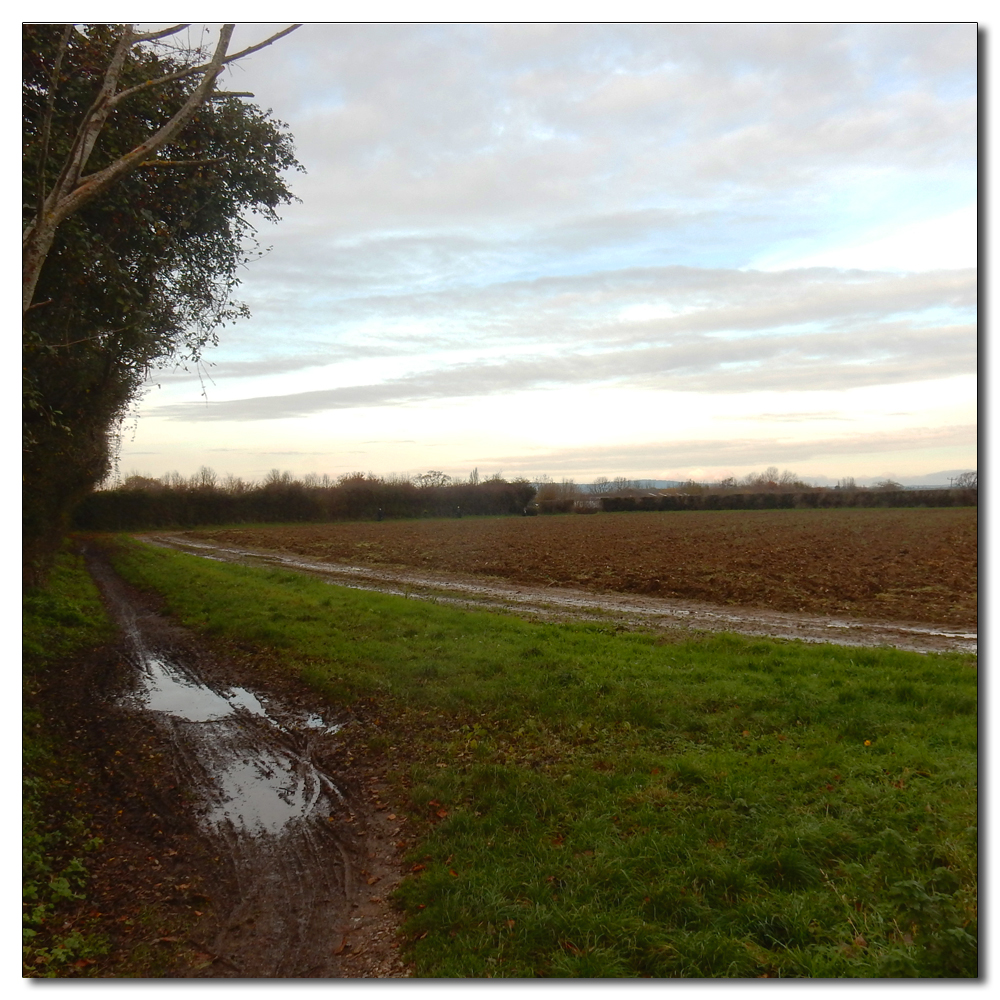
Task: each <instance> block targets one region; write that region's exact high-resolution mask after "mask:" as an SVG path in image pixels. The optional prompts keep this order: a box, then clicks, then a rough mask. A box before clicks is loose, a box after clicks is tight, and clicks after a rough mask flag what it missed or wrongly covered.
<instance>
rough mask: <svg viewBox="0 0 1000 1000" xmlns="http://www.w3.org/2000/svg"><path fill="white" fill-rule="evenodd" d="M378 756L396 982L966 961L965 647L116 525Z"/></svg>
mask: <svg viewBox="0 0 1000 1000" xmlns="http://www.w3.org/2000/svg"><path fill="white" fill-rule="evenodd" d="M116 563H117V566H118V568H119V571H120V572H122V573H123V575H125V576H126V578H128V579H129V580H131V581H132V582H133V583H135V584H137V585H140V586H143V587H147V588H149V589H153V590H156V591H157V592H159V593H161V594H162V595H164V597H165V599H166V602H167V605H168V608H169V610H171V611H172V612H174V613H175V614H176V615H178V616H179V617H180V618H181V619H182V620H183V621H184V622H186V623H187V624H188V625H190V626H192V627H194V628H197V629H201V630H203V631H204V632H205V633H207V634H208V635H211V636H215V637H217V638H218V639H219V640H220V641H227V642H230V643H233V642H235V643H238V644H241V645H243V646H244V647H246V646H248V645H249V646H251V647H253V648H254V649H256V650H263V651H264V653H265V655H266V657H267V658H268V659H269V660H270V662H272V663H280V664H281V665H282V669H285V670H288V671H290V672H292V673H296V674H298V675H300V676H301V677H303V678H304V679H305V680H307V681H308V682H309V683H310V684H312V685H313V686H314V687H315V688H316V689H317V690H318V691H320V692H322V693H323V694H324V695H325V696H327V697H328V698H330V699H331V700H333V701H335V702H337V703H340V704H344V705H353V704H358V703H359V702H361V701H364V702H365V703H366V704H368V705H369V706H370V705H371V704H372V703H374V705H375V706H376V709H377V710H376V711H372V712H369V713H368V716H367V717H368V719H369V721H368V722H366V723H365V729H364V732H363V734H362V735H361V736H360V737H359V739H361V740H364V741H367V745H368V748H369V750H372V751H377V752H379V753H381V754H383V755H385V757H386V760H387V767H388V769H389V770H390V772H395V773H399V774H400V775H401V776H402V777H401V778H400V781H399V787H398V794H399V795H400V796H401V797H402V796H405V807H406V808H407V809H408V811H409V813H410V824H411V828H412V827H415V828H416V830H417V832H418V835H417V839H416V841H415V842H414V843H413V844H412V850H411V853H410V857H409V860H408V864H409V865H410V867H411V875H410V877H408V878H407V879H406V880H405V881H404V883H403V885H402V887H401V889H400V890H399V892H398V894H397V898H398V901H399V904H400V905H401V906H402V907H403V908H404V910H405V913H406V923H405V926H404V930H405V933H406V937H407V942H408V945H407V947H408V954H409V956H410V957H411V958H412V959H413V961H414V962H415V963H416V967H417V970H418V974H419V975H422V976H434V977H440V976H447V977H489V976H497V977H500V976H503V977H535V976H543V977H590V978H606V977H616V978H617V977H637V976H652V977H764V976H770V977H779V976H780V977H816V978H820V977H899V976H915V977H954V976H958V977H969V976H976V975H977V974H978V972H977V970H978V966H977V961H978V959H977V908H976V887H977V860H976V859H977V830H976V826H975V824H976V815H977V812H976V810H977V770H976V760H977V742H976V741H977V716H976V712H977V670H976V661H975V658H974V657H970V656H963V655H958V654H955V655H921V654H914V653H905V652H900V651H896V650H890V649H857V648H849V647H841V646H833V645H808V644H804V643H798V642H778V641H765V640H757V639H745V638H740V637H736V636H732V635H711V636H705V637H700V638H687V637H682V638H677V639H676V640H675V639H671V638H664V637H657V636H654V635H649V634H639V633H616V632H615V631H614V630H613V629H611V628H604V627H600V626H596V625H554V624H540V623H536V622H529V621H522V620H519V619H517V618H515V617H509V616H504V615H497V614H488V613H481V612H469V611H458V610H454V609H451V608H447V607H441V606H438V605H435V604H433V603H430V602H422V601H411V600H406V599H404V598H398V597H390V596H386V595H381V594H375V593H367V592H361V591H356V590H349V589H345V588H338V587H333V586H329V585H326V584H324V583H322V582H319V581H317V580H314V579H311V578H309V577H306V576H302V575H296V574H292V573H287V572H283V571H278V570H265V569H255V568H249V567H241V566H236V565H226V564H222V563H217V562H209V561H205V560H201V559H197V558H195V557H191V556H186V555H181V554H178V553H173V552H167V551H163V550H156V549H151V548H148V547H144V546H139V545H137V544H134V543H133V544H128V545H123V546H122V547H121V549H120V550H119V553H118V556H117V558H116Z"/></svg>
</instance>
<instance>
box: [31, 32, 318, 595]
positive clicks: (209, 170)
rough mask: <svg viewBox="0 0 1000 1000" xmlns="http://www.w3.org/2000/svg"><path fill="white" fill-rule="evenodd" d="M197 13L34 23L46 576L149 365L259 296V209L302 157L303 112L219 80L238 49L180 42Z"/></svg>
mask: <svg viewBox="0 0 1000 1000" xmlns="http://www.w3.org/2000/svg"><path fill="white" fill-rule="evenodd" d="M182 27H184V26H183V25H182V26H175V27H174V28H172V29H167V30H164V31H161V32H152V33H146V34H142V33H139V32H136V31H135V30H134V29H133V28H132V27H131V26H129V25H87V26H84V27H82V28H80V27H74V26H73V25H52V24H29V25H24V27H23V39H22V40H23V54H22V73H23V78H22V97H23V118H22V120H23V199H22V201H23V216H22V218H23V272H22V291H23V298H22V305H23V326H22V349H23V364H22V370H23V408H22V413H23V443H24V462H23V509H24V517H23V529H24V557H25V575H26V580H27V581H28V582H29V583H31V582H37V581H38V580H39V579H40V578H41V576H42V575H43V574H44V570H45V566H46V564H47V561H48V558H49V557H50V556H51V553H52V552H53V551H54V549H55V548H56V547H57V545H58V543H59V540H60V538H61V531H62V525H63V523H64V522H65V519H66V517H67V515H68V513H69V511H70V510H71V508H72V506H73V505H74V504H75V503H76V502H77V501H78V500H79V498H80V497H81V496H82V495H83V494H85V493H86V492H87V491H89V490H90V489H92V488H93V486H94V484H95V483H97V482H99V481H100V480H101V479H102V478H103V477H104V476H105V474H106V473H107V471H108V468H109V458H110V442H111V437H112V434H113V431H114V429H115V427H116V426H117V424H118V422H119V421H120V420H121V418H122V417H123V416H124V414H125V413H126V412H127V411H128V408H129V407H130V406H131V405H132V403H133V402H134V400H135V399H136V398H137V396H138V395H139V393H140V392H141V387H142V385H143V383H144V382H145V380H146V378H147V376H148V374H149V372H150V371H151V370H152V369H153V368H154V367H155V366H157V365H158V364H162V363H164V361H165V360H166V359H169V358H188V359H197V358H198V357H199V356H200V353H201V351H202V350H203V349H204V348H205V347H206V346H208V345H210V344H212V343H214V342H215V340H216V336H217V331H218V329H219V328H221V327H222V326H224V325H225V324H226V323H227V322H230V321H232V320H234V319H236V318H238V317H240V316H243V315H246V309H245V307H243V306H241V305H240V304H239V303H237V302H235V301H233V299H232V293H233V291H234V289H235V288H236V286H237V285H238V284H239V280H238V277H237V273H238V269H239V267H240V266H241V265H243V264H245V263H246V262H247V261H248V260H249V259H250V258H251V257H252V255H253V254H254V234H255V229H254V226H253V224H252V222H251V218H252V216H254V215H257V216H260V217H262V218H264V219H265V220H268V221H276V220H277V218H278V216H277V212H276V209H277V208H278V207H279V206H280V205H282V204H288V203H289V202H290V201H292V200H293V198H292V195H291V192H290V191H289V189H288V187H287V185H286V182H285V180H284V178H283V174H284V172H285V171H286V170H288V169H301V167H300V165H299V164H298V162H297V161H296V159H295V156H294V149H293V147H292V142H291V137H290V136H289V135H288V133H287V126H285V125H284V124H283V123H282V122H280V121H277V120H275V119H274V118H272V117H271V114H270V112H265V111H262V110H261V109H259V108H258V107H256V106H255V105H253V104H251V103H248V102H245V101H244V100H243V99H242V98H244V97H247V96H253V95H245V94H224V93H219V92H218V91H216V90H215V85H216V82H217V79H218V76H219V74H220V73H221V72H222V70H223V69H224V67H225V66H226V65H227V64H228V63H231V62H233V61H234V60H235V59H238V58H241V57H242V56H245V55H248V54H250V52H254V51H257V50H258V49H260V48H262V47H263V46H264V45H268V44H270V43H271V42H273V41H274V40H275V39H276V38H278V37H281V36H282V35H285V34H287V33H288V31H290V30H292V28H294V27H295V26H292V28H288V29H286V30H285V31H283V32H280V33H279V34H278V35H275V36H272V37H271V38H269V39H266V40H265V41H264V42H261V43H260V44H258V45H254V46H251V47H250V48H248V49H244V50H243V51H242V52H237V53H234V54H232V55H230V54H229V53H228V48H229V43H230V40H231V36H232V30H233V26H232V25H225V26H224V27H223V29H222V31H221V32H220V38H219V42H218V44H217V45H216V46H215V49H214V50H213V52H212V53H211V55H208V56H206V55H205V53H203V52H201V51H199V50H183V49H177V48H167V47H166V43H164V42H163V39H165V38H168V37H173V36H175V35H176V34H177V32H178V31H179V30H180V28H182Z"/></svg>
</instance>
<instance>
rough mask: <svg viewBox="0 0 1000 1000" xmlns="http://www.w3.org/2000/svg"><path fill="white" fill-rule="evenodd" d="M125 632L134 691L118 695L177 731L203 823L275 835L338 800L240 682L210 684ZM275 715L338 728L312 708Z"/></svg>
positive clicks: (298, 724) (318, 727)
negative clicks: (195, 779) (194, 773)
mask: <svg viewBox="0 0 1000 1000" xmlns="http://www.w3.org/2000/svg"><path fill="white" fill-rule="evenodd" d="M129 632H130V633H131V635H130V638H131V639H132V646H133V650H134V656H135V659H136V661H137V666H138V668H139V669H138V672H137V673H138V678H137V679H138V683H137V685H136V690H135V691H134V692H132V693H131V694H129V695H127V696H126V700H127V701H128V702H130V703H132V704H136V703H137V704H138V705H139V706H141V708H143V709H145V710H146V711H148V712H152V713H155V714H156V715H157V716H159V717H160V721H161V722H164V723H165V724H168V725H171V726H173V727H174V728H175V730H178V731H177V733H176V736H177V738H178V741H179V742H180V743H182V744H183V746H184V749H185V756H186V757H187V758H188V760H189V761H191V762H192V764H193V767H194V768H196V769H197V770H200V771H201V772H202V778H203V780H202V781H200V782H199V785H200V786H201V789H202V792H203V795H204V796H205V803H204V812H203V818H204V820H205V822H206V823H207V824H209V825H210V826H213V827H215V828H219V827H221V826H223V825H228V826H230V827H232V828H233V829H234V830H236V831H238V832H242V833H248V834H251V835H259V834H261V833H269V834H280V833H281V832H283V831H284V830H285V829H286V828H287V827H288V826H289V825H290V824H293V823H295V822H296V821H302V820H307V819H309V818H310V817H320V818H323V817H325V815H326V814H327V813H328V812H329V802H328V800H329V798H330V797H331V796H332V797H334V798H336V799H337V800H341V801H342V799H343V796H342V795H341V793H340V790H339V789H338V788H337V787H336V785H335V784H334V783H333V781H331V780H330V778H329V777H328V776H327V775H325V774H323V773H322V772H320V771H319V770H317V769H316V768H315V767H314V766H313V765H312V764H311V762H310V761H309V760H308V759H305V758H304V757H303V756H302V755H301V754H299V753H297V752H295V751H294V750H293V749H291V748H290V747H288V746H282V745H281V741H280V737H281V736H283V735H285V734H288V733H289V731H290V730H289V727H288V726H286V725H284V724H283V723H282V722H280V721H278V719H276V718H274V717H273V716H272V715H271V714H270V713H269V711H268V709H267V708H265V706H264V704H263V703H262V702H261V700H260V698H259V697H258V696H257V695H256V694H254V693H253V692H252V691H250V690H248V689H246V688H242V687H230V688H222V689H219V690H216V689H214V688H212V687H210V686H209V685H207V684H205V683H204V682H202V681H201V680H200V679H198V678H197V677H195V676H194V675H193V674H192V673H191V672H190V671H188V670H186V669H185V668H184V667H183V666H181V665H180V664H178V663H176V662H174V661H173V660H172V659H170V658H169V657H167V656H165V655H163V654H161V653H157V652H154V651H150V650H148V649H146V647H145V646H144V644H143V642H142V638H141V636H140V634H139V631H138V629H137V628H136V627H134V625H133V628H132V629H130V630H129ZM283 714H284V715H285V716H286V718H288V717H289V716H291V717H292V719H293V720H294V721H292V723H291V724H292V726H295V728H299V727H302V728H306V729H313V730H322V731H324V732H327V733H329V732H336V731H337V730H338V729H339V728H340V726H339V725H338V726H330V725H328V724H327V723H326V721H325V720H324V719H323V718H322V716H320V715H316V714H310V715H305V714H302V715H301V718H295V717H294V713H289V712H288V710H287V709H286V710H284V712H283ZM261 730H263V731H261ZM276 742H277V745H275V743H276ZM324 808H325V811H324Z"/></svg>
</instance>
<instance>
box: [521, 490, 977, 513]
mask: <svg viewBox="0 0 1000 1000" xmlns="http://www.w3.org/2000/svg"><path fill="white" fill-rule="evenodd" d="M978 503H979V491H978V490H977V489H941V490H836V489H833V490H810V491H809V492H807V493H702V494H693V495H684V494H674V495H670V494H662V495H653V496H640V497H636V496H620V497H599V498H594V499H593V500H583V501H580V500H577V501H575V502H574V501H570V502H569V503H566V502H562V503H560V502H559V501H548V502H543V503H540V504H539V505H538V508H539V511H540V512H541V513H543V514H554V513H569V512H570V511H574V510H575V511H576V512H577V513H586V512H587V511H588V510H595V511H596V510H602V511H622V510H781V509H784V510H789V509H793V508H803V507H814V508H817V507H975V506H977V505H978Z"/></svg>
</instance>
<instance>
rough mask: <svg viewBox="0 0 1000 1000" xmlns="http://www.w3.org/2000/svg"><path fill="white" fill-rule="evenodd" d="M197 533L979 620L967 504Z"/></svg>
mask: <svg viewBox="0 0 1000 1000" xmlns="http://www.w3.org/2000/svg"><path fill="white" fill-rule="evenodd" d="M192 534H194V533H193V532H192ZM197 534H198V535H199V536H205V537H208V538H211V539H212V540H213V541H215V542H218V543H220V544H229V545H238V546H245V547H250V548H257V549H267V550H273V551H281V552H287V553H296V554H298V555H302V556H306V557H309V558H312V559H318V560H323V561H327V562H332V563H350V564H354V565H358V564H361V565H370V566H410V567H419V568H420V569H423V570H433V571H439V572H453V573H463V574H478V575H483V576H490V577H497V578H500V579H504V580H511V581H516V582H519V583H525V584H532V585H535V586H538V585H542V586H553V587H578V588H583V589H587V590H593V591H598V592H600V591H612V592H620V593H633V594H649V595H652V596H657V597H676V598H683V599H687V600H696V601H707V602H711V603H715V604H730V605H744V606H749V607H761V608H772V609H775V610H778V611H804V612H808V613H812V614H825V615H849V616H851V617H855V618H868V619H878V620H883V621H884V620H889V621H921V622H934V623H941V624H948V625H965V626H972V625H975V623H976V620H977V542H978V537H977V536H978V511H977V510H976V509H974V508H931V509H889V510H856V509H855V510H850V509H848V510H773V511H690V512H688V511H678V512H673V511H670V512H661V513H635V514H593V515H589V516H585V515H566V516H562V517H533V518H512V517H507V518H467V519H462V520H457V519H456V520H427V521H384V522H381V523H376V522H351V523H337V524H324V525H314V524H310V525H302V526H296V527H276V528H247V529H224V530H207V531H199V532H197Z"/></svg>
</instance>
